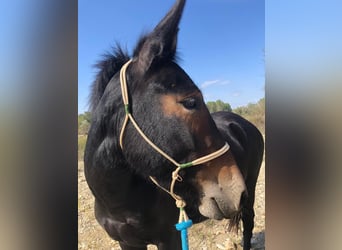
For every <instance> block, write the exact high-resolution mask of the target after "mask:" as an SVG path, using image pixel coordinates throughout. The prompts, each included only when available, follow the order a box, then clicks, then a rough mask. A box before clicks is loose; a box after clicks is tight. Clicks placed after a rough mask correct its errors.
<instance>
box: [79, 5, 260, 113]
mask: <svg viewBox="0 0 342 250" xmlns="http://www.w3.org/2000/svg"><path fill="white" fill-rule="evenodd" d="M173 3H174V0H163V1H157V0H144V1H141V0H125V1H110V0H103V1H79V3H78V5H79V7H78V8H79V9H78V27H79V28H78V41H79V42H78V53H79V56H78V92H79V93H78V113H83V112H84V111H86V110H87V108H88V106H87V104H88V96H89V90H90V84H91V83H92V81H93V79H94V76H95V73H96V70H95V69H94V68H93V66H92V65H93V64H94V63H96V61H98V60H99V59H100V58H101V54H103V53H104V52H106V51H109V50H110V48H111V46H113V45H114V44H115V42H119V43H120V44H121V45H123V46H126V47H127V49H128V51H129V52H130V53H131V52H132V50H133V48H134V46H135V44H136V42H137V40H138V38H139V36H140V35H141V34H142V32H144V31H145V32H146V31H150V30H152V29H153V28H154V26H155V25H156V24H157V23H158V21H159V20H160V19H161V18H162V17H163V16H164V15H165V13H166V12H167V11H168V9H169V8H170V7H171V6H172V4H173ZM264 16H265V6H264V1H262V0H188V1H187V4H186V6H185V11H184V13H183V17H182V20H181V23H180V31H179V37H178V52H179V55H180V58H181V60H180V66H181V67H183V68H184V70H185V71H186V72H187V73H188V74H189V75H190V77H191V78H192V79H193V81H194V82H195V83H196V84H197V85H198V86H199V87H200V89H201V90H202V92H203V95H204V98H205V101H215V100H217V99H221V100H223V101H225V102H228V103H230V105H231V106H232V107H233V108H235V107H237V106H242V105H246V104H248V103H250V102H257V101H258V100H259V99H260V98H262V97H264V88H265V74H264V53H265V52H264V51H265V17H264Z"/></svg>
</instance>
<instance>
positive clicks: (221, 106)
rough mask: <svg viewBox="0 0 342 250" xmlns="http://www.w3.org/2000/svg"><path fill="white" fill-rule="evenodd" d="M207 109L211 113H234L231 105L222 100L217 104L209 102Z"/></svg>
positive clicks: (216, 102) (217, 101)
mask: <svg viewBox="0 0 342 250" xmlns="http://www.w3.org/2000/svg"><path fill="white" fill-rule="evenodd" d="M207 107H208V110H209V112H210V113H214V112H217V111H232V108H231V106H230V104H229V103H225V102H223V101H221V100H216V101H215V102H212V101H211V102H207Z"/></svg>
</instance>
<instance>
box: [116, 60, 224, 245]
mask: <svg viewBox="0 0 342 250" xmlns="http://www.w3.org/2000/svg"><path fill="white" fill-rule="evenodd" d="M131 62H132V59H131V60H129V61H128V62H126V63H125V64H124V65H123V66H122V68H121V70H120V85H121V93H122V100H123V104H124V108H125V113H126V115H125V119H124V122H123V125H122V128H121V132H120V147H121V149H123V136H124V133H125V129H126V126H127V123H128V121H131V122H132V124H133V126H134V127H135V129H136V130H137V131H138V133H139V134H140V136H141V137H142V138H143V139H144V140H145V141H146V142H147V143H148V144H149V145H150V146H151V147H152V148H153V149H154V150H155V151H157V152H158V153H159V154H161V155H162V156H163V157H164V158H166V159H167V160H169V161H170V162H171V163H173V164H174V165H175V166H176V167H177V168H176V169H175V170H174V171H173V172H172V181H171V185H170V190H167V189H166V188H164V187H162V186H161V185H160V184H159V183H158V182H157V180H156V179H155V178H153V177H151V176H150V179H151V180H152V181H153V183H154V184H155V185H157V186H158V187H159V188H161V189H162V190H164V191H165V192H167V193H168V194H169V195H171V197H172V198H173V199H175V201H176V206H177V207H178V208H179V210H180V213H179V223H178V224H176V228H177V230H179V231H181V235H182V246H183V250H185V249H188V248H187V234H186V228H188V227H190V226H191V225H192V222H191V220H189V218H188V216H187V214H186V212H185V209H184V208H185V206H186V203H185V201H184V200H183V198H182V197H180V196H179V195H177V194H175V193H174V186H175V184H176V181H182V178H181V176H179V175H178V173H179V171H180V170H181V169H184V168H188V167H192V166H196V165H200V164H203V163H206V162H209V161H211V160H213V159H215V158H218V157H220V156H221V155H223V154H224V153H226V152H227V151H228V150H229V145H228V143H227V142H226V143H225V144H224V145H223V147H221V148H220V149H219V150H217V151H215V152H213V153H211V154H208V155H205V156H202V157H200V158H198V159H196V160H193V161H191V162H186V163H178V162H177V161H176V160H174V159H173V158H172V157H171V156H169V155H168V154H167V153H165V152H164V151H163V150H162V149H160V148H159V147H158V146H157V145H155V144H154V143H153V142H152V141H151V140H150V139H149V138H148V137H147V136H146V135H145V134H144V132H143V131H142V130H141V129H140V127H139V125H138V124H137V122H136V121H135V120H134V118H133V116H132V114H131V112H130V104H129V98H128V89H127V81H126V70H127V67H128V66H129V64H130V63H131ZM184 230H185V231H184ZM184 242H186V243H184ZM184 244H185V245H184Z"/></svg>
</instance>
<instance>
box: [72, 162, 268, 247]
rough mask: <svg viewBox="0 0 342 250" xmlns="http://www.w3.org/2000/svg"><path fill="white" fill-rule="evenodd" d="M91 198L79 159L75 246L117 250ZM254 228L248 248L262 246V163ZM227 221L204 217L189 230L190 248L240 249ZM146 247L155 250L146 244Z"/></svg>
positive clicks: (263, 227)
mask: <svg viewBox="0 0 342 250" xmlns="http://www.w3.org/2000/svg"><path fill="white" fill-rule="evenodd" d="M93 205H94V197H93V196H92V194H91V192H90V190H89V188H88V186H87V183H86V181H85V177H84V173H83V162H79V163H78V249H106V250H120V247H119V244H118V243H117V242H115V241H113V240H111V239H110V238H109V237H108V236H107V234H106V233H105V231H104V230H103V229H102V228H101V227H100V226H99V224H98V223H97V222H96V220H95V218H94V208H93ZM254 208H255V227H254V231H253V238H252V247H253V249H255V250H262V249H265V246H264V245H265V164H264V163H263V164H262V167H261V170H260V175H259V179H258V183H257V187H256V200H255V205H254ZM227 224H228V220H222V221H215V220H207V221H205V222H203V223H200V224H197V225H194V226H193V227H191V228H190V230H189V245H190V249H191V250H195V249H196V250H197V249H198V250H216V249H224V250H231V249H242V247H241V240H242V236H241V233H239V234H238V235H236V234H234V233H228V231H227ZM148 249H149V250H156V249H157V248H156V247H155V246H152V245H151V246H149V247H148Z"/></svg>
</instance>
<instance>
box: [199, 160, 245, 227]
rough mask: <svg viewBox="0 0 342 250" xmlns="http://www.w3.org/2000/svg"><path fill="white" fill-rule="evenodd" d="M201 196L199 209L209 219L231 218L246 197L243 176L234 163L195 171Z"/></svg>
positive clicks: (238, 210) (239, 208)
mask: <svg viewBox="0 0 342 250" xmlns="http://www.w3.org/2000/svg"><path fill="white" fill-rule="evenodd" d="M197 180H198V185H199V188H200V189H201V194H202V195H201V198H200V205H199V211H200V213H201V214H202V215H203V216H205V217H208V218H211V219H218V220H220V219H223V218H227V219H231V218H233V217H234V216H235V215H236V214H237V213H239V212H240V211H241V207H242V205H243V203H244V202H245V201H246V198H247V189H246V185H245V181H244V179H243V176H242V174H241V172H240V170H239V168H238V167H237V166H236V165H231V164H224V165H223V166H222V165H221V166H215V165H214V166H209V167H204V168H203V169H202V170H201V171H199V172H198V173H197Z"/></svg>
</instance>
